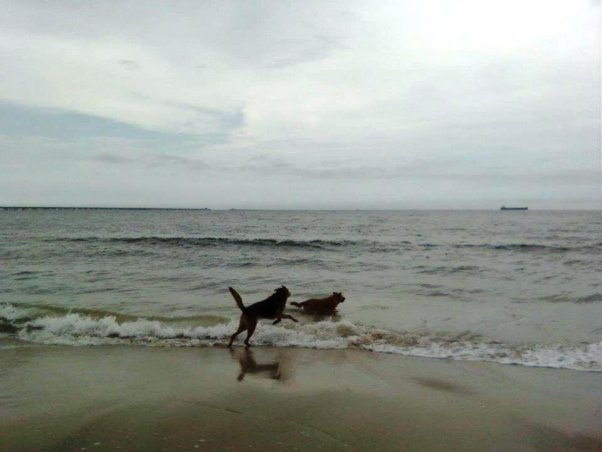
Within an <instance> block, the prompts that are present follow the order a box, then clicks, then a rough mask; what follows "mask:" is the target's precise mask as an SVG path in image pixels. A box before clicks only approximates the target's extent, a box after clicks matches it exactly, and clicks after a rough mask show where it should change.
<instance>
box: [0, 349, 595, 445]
mask: <svg viewBox="0 0 602 452" xmlns="http://www.w3.org/2000/svg"><path fill="white" fill-rule="evenodd" d="M0 362H1V363H2V366H0V450H2V451H29V450H78V451H80V450H211V451H227V450H300V451H303V450H308V451H309V450H312V451H314V450H395V451H397V450H429V451H430V450H458V451H460V450H462V451H466V450H496V451H498V450H500V451H505V450H507V451H511V450H512V451H515V450H546V451H547V450H600V449H602V439H601V438H602V434H601V428H602V414H601V411H600V407H601V405H602V404H601V402H602V384H601V383H602V375H601V374H600V373H590V372H578V371H571V370H553V369H541V368H526V367H519V366H509V365H499V364H489V363H483V362H460V361H450V360H435V359H422V358H414V357H404V356H398V355H385V354H377V353H370V352H362V351H356V350H309V349H271V348H253V349H251V352H250V353H249V352H246V351H245V350H244V349H242V348H236V349H234V350H233V351H229V350H228V349H225V348H151V347H128V346H123V347H122V346H113V347H108V346H103V347H60V346H54V347H43V346H42V347H41V346H32V347H22V346H20V347H16V348H12V349H0Z"/></svg>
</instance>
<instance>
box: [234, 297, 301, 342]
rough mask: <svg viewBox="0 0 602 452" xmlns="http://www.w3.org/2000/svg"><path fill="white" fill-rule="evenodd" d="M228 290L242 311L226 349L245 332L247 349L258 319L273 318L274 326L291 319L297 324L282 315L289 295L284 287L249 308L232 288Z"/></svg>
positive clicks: (287, 316) (289, 317)
mask: <svg viewBox="0 0 602 452" xmlns="http://www.w3.org/2000/svg"><path fill="white" fill-rule="evenodd" d="M228 290H229V291H230V293H231V294H232V296H233V297H234V300H236V305H237V306H238V307H239V308H240V310H241V311H242V315H241V316H240V323H239V324H238V330H237V331H236V333H234V334H233V335H232V337H231V338H230V342H229V343H228V347H232V342H234V339H236V336H238V335H239V334H240V333H242V332H243V331H245V330H247V338H246V339H245V345H246V346H247V347H250V346H251V344H249V339H250V338H251V336H252V335H253V332H254V331H255V327H256V326H257V320H258V319H259V318H264V319H274V318H275V319H276V320H274V321H273V322H272V325H276V324H277V323H278V322H280V321H281V320H282V319H291V320H292V321H293V322H297V319H295V318H294V317H293V316H290V315H287V314H285V313H284V308H285V306H286V300H287V298H288V297H290V295H291V293H290V292H289V290H288V289H287V288H286V287H284V286H282V287H279V288H278V289H276V290H274V293H273V294H272V295H270V296H269V297H268V298H266V299H265V300H262V301H258V302H257V303H253V304H252V305H251V306H245V305H244V304H243V303H242V298H241V296H240V295H239V294H238V292H237V291H236V290H234V289H233V288H232V287H228Z"/></svg>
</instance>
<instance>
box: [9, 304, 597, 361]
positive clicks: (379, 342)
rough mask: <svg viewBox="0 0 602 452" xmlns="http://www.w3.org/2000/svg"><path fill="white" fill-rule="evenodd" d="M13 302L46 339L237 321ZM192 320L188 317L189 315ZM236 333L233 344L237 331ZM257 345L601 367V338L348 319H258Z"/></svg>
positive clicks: (190, 331) (218, 339)
mask: <svg viewBox="0 0 602 452" xmlns="http://www.w3.org/2000/svg"><path fill="white" fill-rule="evenodd" d="M32 315H34V310H32V309H21V308H18V307H15V306H12V305H2V306H0V317H3V318H4V319H5V321H8V322H9V323H10V324H11V325H14V326H15V327H16V329H17V332H16V334H15V336H16V337H17V338H18V339H20V340H22V341H24V342H28V343H37V344H53V345H74V346H85V345H106V344H131V345H146V346H161V347H183V346H214V345H224V344H226V343H227V341H228V339H229V337H230V335H231V334H232V333H233V332H234V331H235V330H236V327H237V325H238V321H236V320H232V321H229V322H226V323H219V324H217V325H211V326H198V325H194V324H191V325H188V326H182V325H181V322H180V323H178V324H177V325H170V324H169V322H167V321H159V320H152V319H146V318H138V319H136V320H128V321H121V322H120V321H118V320H117V317H116V316H113V315H108V316H102V317H98V318H97V317H93V316H90V315H85V314H81V313H67V314H63V315H47V314H41V315H39V316H37V317H34V318H32ZM191 323H194V322H192V321H191ZM244 334H245V333H242V334H241V335H240V336H239V338H238V340H237V342H236V343H237V344H239V343H241V342H242V339H244ZM252 343H253V344H254V345H258V346H272V347H303V348H315V349H347V348H349V349H361V350H369V351H373V352H377V353H395V354H401V355H409V356H420V357H427V358H446V359H455V360H467V361H489V362H496V363H501V364H517V365H523V366H534V367H553V368H565V369H575V370H584V371H602V342H598V343H591V344H579V345H570V346H569V345H541V344H519V345H516V344H504V343H500V342H496V341H489V340H487V339H485V338H482V337H479V336H472V335H467V334H463V335H455V336H454V335H443V334H434V333H417V332H395V331H388V330H385V329H381V328H374V327H369V326H362V325H355V324H354V323H352V322H349V321H345V320H342V321H330V320H324V321H319V322H308V323H295V324H293V323H286V324H280V325H277V326H275V325H271V324H269V323H262V324H260V325H259V327H258V328H257V330H256V331H255V334H254V335H253V338H252Z"/></svg>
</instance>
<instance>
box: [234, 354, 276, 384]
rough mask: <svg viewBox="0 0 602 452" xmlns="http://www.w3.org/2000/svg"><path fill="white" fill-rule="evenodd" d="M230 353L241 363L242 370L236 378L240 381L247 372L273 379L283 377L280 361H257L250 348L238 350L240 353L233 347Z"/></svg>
mask: <svg viewBox="0 0 602 452" xmlns="http://www.w3.org/2000/svg"><path fill="white" fill-rule="evenodd" d="M230 355H231V356H232V358H234V359H236V358H238V363H239V364H240V372H239V374H238V377H237V378H236V379H237V380H238V381H242V380H243V379H244V378H245V375H246V374H251V375H256V376H261V377H264V378H270V379H272V380H280V379H282V372H281V364H280V362H279V361H275V362H270V363H264V364H258V363H257V361H255V357H254V356H253V352H252V351H251V350H249V349H248V348H245V349H244V350H241V351H238V353H237V352H235V351H234V350H232V349H231V350H230Z"/></svg>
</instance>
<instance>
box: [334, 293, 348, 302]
mask: <svg viewBox="0 0 602 452" xmlns="http://www.w3.org/2000/svg"><path fill="white" fill-rule="evenodd" d="M331 297H332V299H333V300H335V301H336V302H337V303H342V302H343V301H345V297H344V296H343V292H333V293H332V295H331Z"/></svg>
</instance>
